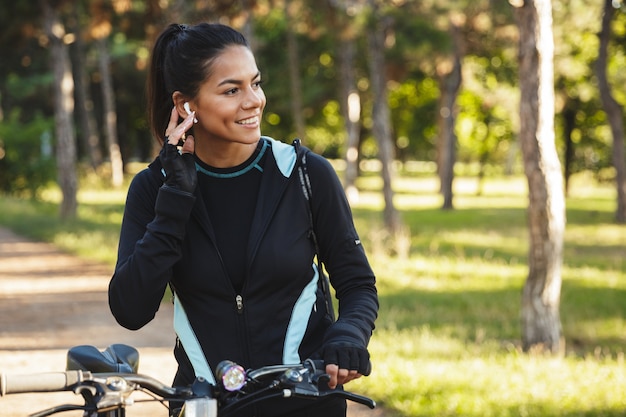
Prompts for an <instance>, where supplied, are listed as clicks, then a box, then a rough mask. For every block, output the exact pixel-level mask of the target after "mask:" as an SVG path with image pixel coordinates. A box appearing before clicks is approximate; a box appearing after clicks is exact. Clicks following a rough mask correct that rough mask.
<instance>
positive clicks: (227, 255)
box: [196, 141, 269, 292]
mask: <svg viewBox="0 0 626 417" xmlns="http://www.w3.org/2000/svg"><path fill="white" fill-rule="evenodd" d="M268 146H269V145H268V144H267V142H265V141H259V145H258V146H257V148H256V150H255V151H254V153H253V155H252V156H251V157H250V158H249V159H248V160H247V161H245V162H244V163H243V164H241V165H238V166H236V167H232V168H215V167H212V166H210V165H207V164H205V163H203V162H202V161H200V160H199V159H197V158H196V169H197V171H198V189H199V190H200V194H201V196H202V200H203V201H204V205H205V207H206V210H207V213H208V215H209V221H210V222H211V225H212V226H213V228H214V230H215V238H216V240H217V249H218V251H219V252H220V254H221V258H222V262H224V267H225V268H226V271H227V272H228V276H229V278H230V280H231V282H232V283H233V286H234V287H235V290H236V291H237V292H241V288H242V286H243V282H244V280H245V276H246V268H245V265H246V257H247V252H246V247H247V242H248V238H249V236H250V227H251V225H252V218H253V216H254V210H255V208H256V201H257V196H258V194H259V185H260V184H261V175H262V174H263V164H264V163H265V155H266V150H267V147H268Z"/></svg>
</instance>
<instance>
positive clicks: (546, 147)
mask: <svg viewBox="0 0 626 417" xmlns="http://www.w3.org/2000/svg"><path fill="white" fill-rule="evenodd" d="M516 17H517V23H518V27H519V36H520V44H519V63H520V68H519V72H520V88H521V103H520V122H521V127H520V142H521V147H522V154H523V159H524V171H525V173H526V177H527V178H528V192H529V206H528V223H529V231H530V250H529V255H528V261H529V272H528V278H527V280H526V283H525V285H524V290H523V294H522V312H521V313H522V314H521V316H522V348H523V349H524V351H530V350H545V351H549V352H552V353H558V352H561V351H562V349H563V348H564V346H563V344H564V342H563V341H562V340H561V320H560V315H559V304H560V296H561V266H562V261H563V234H564V229H565V196H564V192H563V177H562V174H561V167H560V163H559V159H558V154H557V152H556V146H555V133H554V67H553V58H554V40H553V35H552V4H551V1H550V0H526V1H524V4H523V5H522V6H520V7H519V8H517V13H516Z"/></svg>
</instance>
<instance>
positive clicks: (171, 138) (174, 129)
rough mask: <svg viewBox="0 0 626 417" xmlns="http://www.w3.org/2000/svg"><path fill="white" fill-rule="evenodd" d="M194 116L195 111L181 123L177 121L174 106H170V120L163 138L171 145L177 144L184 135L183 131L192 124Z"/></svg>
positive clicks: (176, 112)
mask: <svg viewBox="0 0 626 417" xmlns="http://www.w3.org/2000/svg"><path fill="white" fill-rule="evenodd" d="M195 116H196V112H195V111H193V112H191V113H190V114H189V115H188V116H187V117H185V119H184V120H183V121H182V123H181V124H179V125H177V123H178V111H177V110H176V107H172V111H171V112H170V121H169V123H168V125H167V129H165V138H166V140H167V142H168V143H170V144H172V145H178V142H179V141H180V140H181V139H182V138H183V136H185V132H186V131H187V130H189V128H190V127H191V126H193V123H194V118H195Z"/></svg>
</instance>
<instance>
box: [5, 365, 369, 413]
mask: <svg viewBox="0 0 626 417" xmlns="http://www.w3.org/2000/svg"><path fill="white" fill-rule="evenodd" d="M326 377H328V375H326V374H325V372H324V368H323V363H322V362H318V361H312V360H307V361H305V362H304V363H302V364H297V365H295V364H294V365H276V366H267V367H263V368H259V369H256V370H249V371H248V373H247V380H248V383H249V384H252V386H251V387H250V388H251V389H252V392H254V391H255V388H254V386H255V385H256V386H257V388H259V387H260V388H263V389H261V391H259V392H257V394H260V396H257V395H256V394H250V393H245V392H244V391H241V392H240V393H238V392H239V391H234V392H230V393H229V392H228V391H223V390H222V391H221V392H222V395H225V396H228V395H234V396H235V397H237V396H239V395H242V397H238V398H235V401H234V402H233V403H231V404H230V405H225V407H224V408H225V409H224V410H222V411H224V415H231V414H232V413H233V412H235V410H237V409H239V408H243V407H246V406H247V405H249V404H251V403H253V402H257V401H259V400H262V399H267V398H269V396H268V393H267V392H266V389H268V388H270V386H271V387H273V388H272V389H278V392H282V394H278V395H282V396H285V397H288V396H298V397H308V398H314V397H315V398H319V397H323V396H340V397H343V398H345V399H348V400H351V401H354V402H357V403H360V404H363V405H366V406H368V407H369V408H374V407H375V406H376V403H375V402H374V401H373V400H371V399H370V398H367V397H364V396H360V395H357V394H354V393H351V392H348V391H343V390H330V391H324V392H321V391H319V390H318V388H317V384H318V383H319V382H320V381H322V380H323V379H324V378H326ZM268 379H269V380H271V381H273V382H270V381H269V380H268ZM198 381H200V383H201V384H208V383H207V381H206V380H204V379H199V380H198ZM263 381H265V382H263ZM194 385H195V384H194ZM95 386H98V387H102V388H101V389H102V390H104V391H107V392H109V391H111V392H120V393H121V392H130V391H133V390H136V389H141V388H143V389H145V390H147V391H150V392H152V393H153V394H156V395H157V396H159V397H161V398H163V399H164V400H182V401H186V400H189V399H192V398H197V397H198V395H200V397H202V396H204V395H207V394H206V393H205V394H199V393H198V392H197V391H195V389H194V388H193V386H191V387H170V386H168V385H165V384H163V383H161V382H160V381H158V380H156V379H154V378H152V377H149V376H146V375H141V374H134V373H119V372H112V373H93V372H89V371H83V370H71V371H65V372H47V373H39V374H30V375H5V374H1V375H0V396H4V395H7V394H20V393H36V392H60V391H74V392H76V393H79V392H80V391H81V390H83V389H85V388H86V387H95ZM219 390H220V389H219V388H218V391H219ZM104 391H103V392H104ZM245 391H247V389H246V390H245ZM274 392H276V391H274ZM261 393H263V394H261ZM212 395H213V392H212V391H210V392H209V396H212ZM272 395H273V396H275V395H277V394H276V393H275V394H272ZM227 409H230V411H226V410H227ZM50 414H53V413H50ZM45 415H49V414H45ZM220 415H222V413H220Z"/></svg>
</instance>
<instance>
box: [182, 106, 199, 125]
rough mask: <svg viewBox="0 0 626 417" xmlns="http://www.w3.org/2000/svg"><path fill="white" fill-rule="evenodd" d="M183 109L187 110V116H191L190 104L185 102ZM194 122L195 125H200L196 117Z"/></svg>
mask: <svg viewBox="0 0 626 417" xmlns="http://www.w3.org/2000/svg"><path fill="white" fill-rule="evenodd" d="M183 107H184V108H185V111H186V112H187V114H189V115H190V114H191V108H190V107H189V102H188V101H185V104H183ZM193 122H194V123H198V119H196V118H195V117H194V118H193Z"/></svg>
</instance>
